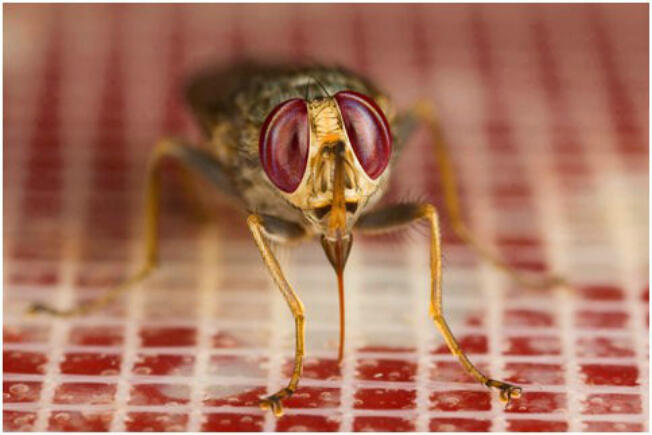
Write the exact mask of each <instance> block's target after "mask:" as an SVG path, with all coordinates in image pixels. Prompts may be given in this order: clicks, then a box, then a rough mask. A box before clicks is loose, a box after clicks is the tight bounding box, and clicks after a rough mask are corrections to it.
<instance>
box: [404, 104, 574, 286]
mask: <svg viewBox="0 0 652 435" xmlns="http://www.w3.org/2000/svg"><path fill="white" fill-rule="evenodd" d="M419 122H422V123H424V124H425V125H426V126H427V127H428V129H429V131H430V135H431V140H432V143H433V146H434V151H435V157H436V160H437V165H438V168H439V174H440V176H441V180H442V188H443V193H444V202H445V206H446V212H447V214H448V217H449V219H450V222H451V227H452V228H453V231H454V232H455V234H456V235H457V236H458V237H459V238H460V239H462V241H464V243H466V244H467V245H468V246H469V247H470V248H471V249H473V250H474V251H475V252H476V253H477V254H478V255H479V256H480V257H481V258H482V259H484V260H485V261H487V262H489V263H490V264H491V265H493V266H494V267H496V268H497V269H499V270H501V271H503V272H505V273H506V274H507V275H508V276H509V277H510V278H511V279H513V280H514V281H515V282H518V283H519V284H521V285H523V286H524V287H527V288H533V289H545V288H552V287H557V286H564V287H570V285H569V284H568V282H567V281H566V280H565V279H564V278H562V277H559V276H556V275H544V276H534V275H531V274H529V273H524V272H523V271H520V270H517V269H515V268H514V267H513V266H511V265H510V264H509V263H507V262H506V261H505V260H504V259H503V258H501V257H500V256H499V255H497V254H496V253H495V252H494V251H493V250H492V249H491V248H490V247H488V246H487V245H486V244H484V243H482V242H481V241H480V240H479V239H478V238H477V237H476V236H475V235H474V234H473V233H472V232H471V230H470V229H469V227H468V226H467V225H466V222H464V219H463V218H462V212H461V207H460V199H459V193H458V188H457V180H456V176H455V171H454V169H453V164H452V162H451V157H450V153H449V151H448V146H447V144H446V141H445V140H444V136H443V133H442V131H441V126H440V124H439V121H438V120H437V116H436V113H435V109H434V107H433V105H432V104H431V103H428V102H422V103H419V104H417V105H416V106H415V107H414V108H413V109H412V110H411V111H409V112H407V113H405V114H403V115H402V116H400V117H399V126H398V129H397V131H398V133H399V135H401V136H402V137H399V139H400V140H399V142H404V141H405V140H406V139H407V138H408V137H409V135H410V134H411V133H412V132H413V131H414V130H415V129H416V126H417V124H418V123H419Z"/></svg>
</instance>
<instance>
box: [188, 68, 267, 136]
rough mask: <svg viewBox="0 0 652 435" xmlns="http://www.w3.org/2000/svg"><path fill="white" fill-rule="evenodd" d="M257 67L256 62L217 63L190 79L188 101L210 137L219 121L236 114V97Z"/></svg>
mask: <svg viewBox="0 0 652 435" xmlns="http://www.w3.org/2000/svg"><path fill="white" fill-rule="evenodd" d="M256 70H258V68H256V67H255V66H254V65H253V64H243V65H239V66H237V67H231V68H224V67H220V66H216V67H211V68H207V69H204V70H202V71H200V72H199V73H198V74H195V75H194V76H193V77H191V79H190V80H189V81H188V83H187V85H186V89H185V96H186V101H187V102H188V104H189V105H190V108H191V109H192V111H193V113H194V115H195V117H196V118H197V120H198V121H199V125H200V127H201V128H202V130H203V131H204V133H205V134H206V135H207V136H210V134H211V131H212V130H213V128H214V127H215V126H216V125H217V124H219V123H220V122H223V121H225V120H228V119H230V118H233V117H234V116H236V114H237V112H238V110H237V107H236V102H235V100H236V96H237V94H238V92H241V91H242V89H243V88H245V87H246V86H247V83H248V82H249V80H250V77H251V75H252V74H253V73H254V71H256Z"/></svg>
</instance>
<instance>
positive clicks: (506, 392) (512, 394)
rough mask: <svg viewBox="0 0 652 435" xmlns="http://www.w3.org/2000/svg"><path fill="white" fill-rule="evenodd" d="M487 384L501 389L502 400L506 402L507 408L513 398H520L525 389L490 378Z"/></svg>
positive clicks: (500, 396)
mask: <svg viewBox="0 0 652 435" xmlns="http://www.w3.org/2000/svg"><path fill="white" fill-rule="evenodd" d="M485 385H486V386H487V387H489V388H497V389H499V390H500V395H499V396H498V397H499V398H500V401H501V402H503V403H504V404H505V408H507V407H508V406H509V404H510V403H511V401H512V399H518V398H519V397H521V393H522V392H523V389H522V388H521V387H519V386H517V385H512V384H508V383H507V382H503V381H497V380H495V379H489V380H488V381H487V382H486V383H485Z"/></svg>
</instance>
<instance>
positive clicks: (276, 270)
mask: <svg viewBox="0 0 652 435" xmlns="http://www.w3.org/2000/svg"><path fill="white" fill-rule="evenodd" d="M247 224H248V225H249V230H250V231H251V234H252V235H253V236H254V240H255V241H256V246H257V247H258V251H259V252H260V255H261V256H262V257H263V262H264V263H265V266H267V270H269V272H270V274H271V275H272V279H274V282H275V283H276V286H277V287H278V289H279V290H280V291H281V294H282V295H283V297H284V298H285V301H286V302H287V304H288V307H289V308H290V311H292V316H294V323H295V338H296V344H295V353H294V370H293V371H292V376H291V377H290V382H289V383H288V386H287V387H285V388H283V389H281V390H279V391H277V392H276V393H274V394H272V395H271V396H268V397H266V398H264V399H262V400H261V402H260V406H261V408H263V409H270V408H271V410H272V412H273V413H274V415H275V416H277V417H280V416H281V415H283V405H282V401H283V399H287V398H288V397H290V396H291V395H292V394H293V393H294V392H295V391H296V389H297V385H298V384H299V378H300V377H301V373H302V370H303V355H304V336H305V332H304V310H303V303H301V300H300V299H299V297H298V296H297V295H296V293H295V292H294V290H292V287H291V286H290V284H289V283H288V282H287V280H286V279H285V276H284V275H283V271H282V270H281V266H280V265H279V264H278V261H277V260H276V257H275V256H274V253H273V252H272V250H271V249H270V248H269V244H268V243H267V240H266V237H267V236H266V233H269V230H270V229H271V230H272V232H275V233H281V234H282V235H286V236H288V235H290V234H288V233H292V232H293V231H296V228H294V229H293V227H292V226H291V225H292V224H289V223H285V221H282V220H280V219H276V218H271V217H266V218H265V221H264V220H263V217H261V216H260V215H258V214H252V215H250V216H249V218H248V219H247Z"/></svg>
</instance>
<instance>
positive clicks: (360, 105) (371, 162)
mask: <svg viewBox="0 0 652 435" xmlns="http://www.w3.org/2000/svg"><path fill="white" fill-rule="evenodd" d="M335 100H336V101H337V104H338V105H339V107H340V112H341V113H342V119H343V120H344V128H345V129H346V134H347V135H348V136H349V141H350V142H351V146H352V147H353V151H354V152H355V156H356V157H357V159H358V161H359V162H360V164H361V165H362V168H363V169H364V171H365V172H366V173H367V175H368V176H369V177H370V178H371V179H373V180H375V179H376V178H378V177H379V176H380V174H382V173H383V171H384V170H385V168H386V167H387V164H388V163H389V158H390V156H391V154H392V134H391V132H390V130H389V124H387V119H385V115H384V114H383V112H382V110H380V108H379V107H378V106H377V105H376V103H374V101H373V100H372V99H371V98H369V97H366V96H364V95H362V94H359V93H357V92H353V91H342V92H338V93H337V94H335Z"/></svg>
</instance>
